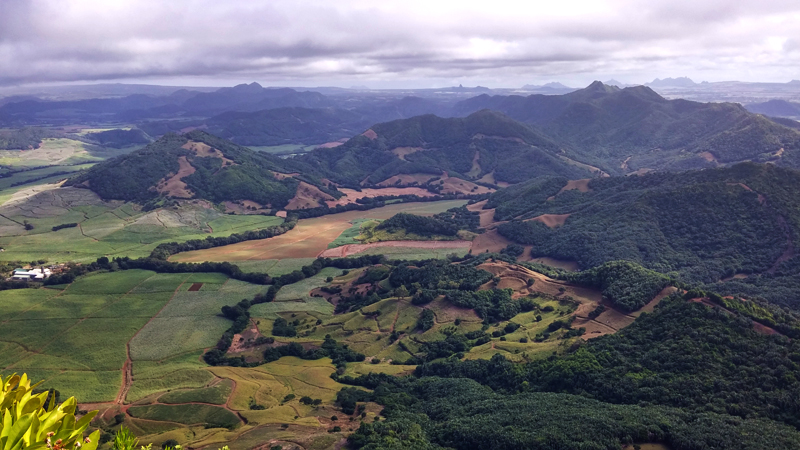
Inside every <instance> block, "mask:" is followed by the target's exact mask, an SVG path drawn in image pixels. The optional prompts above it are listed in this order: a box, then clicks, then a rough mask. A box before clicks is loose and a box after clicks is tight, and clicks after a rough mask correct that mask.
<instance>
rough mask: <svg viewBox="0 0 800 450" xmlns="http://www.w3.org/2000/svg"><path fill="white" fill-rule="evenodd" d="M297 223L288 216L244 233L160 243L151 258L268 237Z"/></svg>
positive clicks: (280, 232)
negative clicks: (275, 223) (273, 223)
mask: <svg viewBox="0 0 800 450" xmlns="http://www.w3.org/2000/svg"><path fill="white" fill-rule="evenodd" d="M295 225H297V219H296V218H295V217H287V220H286V222H284V223H282V224H280V225H274V226H271V227H267V228H263V229H261V230H248V231H245V232H243V233H233V234H231V235H230V236H221V237H213V236H208V237H207V238H205V239H191V240H188V241H185V242H180V243H179V242H167V243H164V244H159V245H158V246H156V248H154V249H153V251H152V252H150V258H154V259H163V260H166V259H167V258H169V257H170V256H172V255H175V254H177V253H181V252H189V251H192V250H205V249H209V248H214V247H222V246H225V245H231V244H237V243H239V242H244V241H253V240H257V239H267V238H271V237H275V236H278V235H281V234H284V233H286V232H288V231H289V230H291V229H293V228H294V227H295Z"/></svg>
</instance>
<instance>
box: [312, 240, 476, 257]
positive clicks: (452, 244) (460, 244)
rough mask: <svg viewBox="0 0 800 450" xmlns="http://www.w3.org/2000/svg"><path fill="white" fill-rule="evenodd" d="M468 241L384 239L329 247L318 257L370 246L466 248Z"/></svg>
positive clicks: (349, 253)
mask: <svg viewBox="0 0 800 450" xmlns="http://www.w3.org/2000/svg"><path fill="white" fill-rule="evenodd" d="M471 245H472V242H470V241H384V242H373V243H371V244H347V245H343V246H341V247H336V248H329V249H327V250H325V251H323V252H322V253H320V254H319V255H317V256H318V257H320V258H344V257H345V256H350V255H355V254H358V253H361V252H363V251H366V250H368V249H371V248H380V247H407V248H424V249H446V248H468V247H470V246H471Z"/></svg>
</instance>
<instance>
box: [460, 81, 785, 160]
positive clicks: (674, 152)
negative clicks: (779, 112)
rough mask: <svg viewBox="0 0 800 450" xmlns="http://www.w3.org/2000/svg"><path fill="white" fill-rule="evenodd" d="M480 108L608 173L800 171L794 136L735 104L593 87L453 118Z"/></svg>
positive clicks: (469, 104)
mask: <svg viewBox="0 0 800 450" xmlns="http://www.w3.org/2000/svg"><path fill="white" fill-rule="evenodd" d="M484 108H490V109H493V110H496V111H500V112H502V113H504V114H507V115H508V116H509V117H511V118H513V119H515V120H519V121H521V122H525V123H527V124H530V125H533V126H535V127H536V128H537V129H538V130H540V132H541V133H542V134H543V135H545V136H547V137H549V138H550V139H552V140H554V141H555V142H558V143H559V145H560V146H562V147H563V148H564V149H565V151H566V154H567V156H570V157H572V158H574V159H576V160H578V161H581V162H584V163H587V164H591V165H594V166H597V167H600V168H601V169H603V170H604V171H606V172H608V173H612V174H623V173H630V172H634V171H637V170H646V169H650V170H673V171H678V170H687V169H695V168H704V167H715V166H718V165H724V164H730V163H735V162H741V161H750V160H752V161H757V162H758V161H760V162H764V161H777V162H779V163H781V164H785V165H788V166H791V167H800V156H799V155H800V133H798V132H797V131H796V130H792V129H790V128H788V127H786V126H783V125H781V124H779V123H776V122H774V121H771V120H769V119H767V118H765V117H763V116H759V115H757V114H753V113H750V112H748V111H747V110H746V109H745V108H744V107H743V106H741V105H739V104H735V103H699V102H693V101H687V100H682V99H677V100H667V99H665V98H663V97H661V96H660V95H658V94H657V93H655V92H654V91H653V90H651V89H650V88H648V87H645V86H636V87H630V88H625V89H619V88H617V87H614V86H606V85H604V84H603V83H601V82H599V81H596V82H594V83H592V84H591V85H590V86H589V87H587V88H585V89H582V90H579V91H575V92H571V93H569V94H565V95H531V96H528V97H522V96H488V95H481V96H478V97H474V98H471V99H468V100H464V101H462V102H460V103H459V104H457V105H456V107H455V113H456V114H467V113H470V112H472V111H478V110H481V109H484ZM781 149H783V151H781Z"/></svg>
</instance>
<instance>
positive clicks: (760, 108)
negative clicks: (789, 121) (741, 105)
mask: <svg viewBox="0 0 800 450" xmlns="http://www.w3.org/2000/svg"><path fill="white" fill-rule="evenodd" d="M745 108H747V110H748V111H750V112H754V113H757V114H764V115H765V116H773V117H800V103H797V102H787V101H786V100H768V101H766V102H761V103H750V104H747V105H745Z"/></svg>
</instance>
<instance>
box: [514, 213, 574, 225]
mask: <svg viewBox="0 0 800 450" xmlns="http://www.w3.org/2000/svg"><path fill="white" fill-rule="evenodd" d="M571 215H572V214H542V215H541V216H536V217H534V218H533V219H526V220H525V222H531V221H532V222H541V223H543V224H545V225H547V227H548V228H555V227H560V226H561V225H564V223H565V222H566V221H567V218H568V217H569V216H571Z"/></svg>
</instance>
